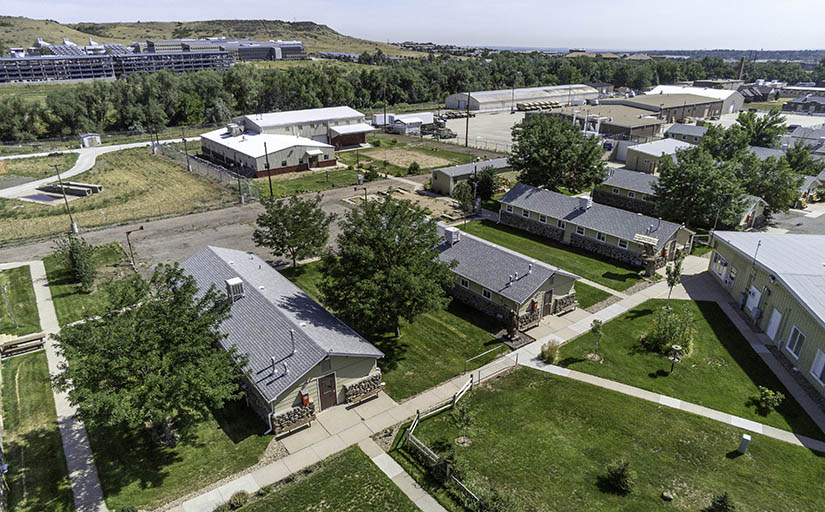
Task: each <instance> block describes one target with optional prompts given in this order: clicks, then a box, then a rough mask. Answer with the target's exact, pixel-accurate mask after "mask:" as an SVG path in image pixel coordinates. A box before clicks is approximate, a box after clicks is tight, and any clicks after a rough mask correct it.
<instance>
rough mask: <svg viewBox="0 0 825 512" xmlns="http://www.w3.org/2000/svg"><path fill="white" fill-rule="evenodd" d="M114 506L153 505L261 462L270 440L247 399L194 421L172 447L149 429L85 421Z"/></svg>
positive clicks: (115, 507) (148, 506)
mask: <svg viewBox="0 0 825 512" xmlns="http://www.w3.org/2000/svg"><path fill="white" fill-rule="evenodd" d="M86 430H87V431H88V432H89V441H90V442H91V446H92V451H93V452H94V458H95V464H97V472H98V474H99V475H100V484H101V486H102V487H103V494H104V496H105V497H106V504H107V505H108V506H109V509H110V510H115V509H117V508H118V507H125V506H128V505H133V506H136V507H138V508H141V509H146V508H154V507H157V506H160V505H162V504H163V503H166V502H169V501H171V500H174V499H176V498H179V497H181V496H183V495H185V494H187V493H189V492H192V491H194V490H197V489H200V488H202V487H204V486H206V485H209V484H211V483H213V482H216V481H218V480H220V479H221V478H224V477H226V476H229V475H232V474H234V473H237V472H238V471H241V470H243V469H244V468H247V467H249V466H251V465H253V464H255V463H257V462H258V460H259V458H260V456H261V454H263V452H264V451H265V450H266V447H267V445H268V444H269V442H270V441H271V440H272V437H271V436H264V435H263V433H264V431H265V430H266V424H265V423H264V422H263V421H262V420H261V419H260V418H258V416H256V415H255V413H254V412H252V410H250V409H249V408H247V407H246V405H245V404H244V402H243V400H241V401H239V402H236V403H233V404H230V405H228V406H227V407H225V408H224V409H222V410H221V411H216V412H215V413H214V415H213V416H212V417H209V418H208V419H206V420H203V421H201V422H199V423H198V424H196V425H194V426H193V427H192V428H191V430H190V431H189V433H188V434H187V435H186V436H184V437H183V439H182V440H181V441H180V442H179V443H178V444H177V446H175V447H174V448H169V447H161V446H159V445H158V444H157V442H156V441H155V439H154V437H153V436H152V435H151V434H150V433H149V432H148V431H132V432H129V431H125V430H124V429H122V428H102V427H97V426H91V425H87V426H86Z"/></svg>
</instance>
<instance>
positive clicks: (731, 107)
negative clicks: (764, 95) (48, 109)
mask: <svg viewBox="0 0 825 512" xmlns="http://www.w3.org/2000/svg"><path fill="white" fill-rule="evenodd" d="M645 94H693V95H695V96H703V97H705V98H713V99H715V100H722V113H723V114H733V113H734V112H738V111H740V110H742V105H743V104H744V103H745V97H744V96H743V95H742V93H741V92H739V91H737V90H730V89H714V88H711V87H689V86H681V85H657V86H656V87H654V88H653V89H651V90H650V91H648V92H647V93H645Z"/></svg>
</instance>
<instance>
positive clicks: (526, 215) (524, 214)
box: [521, 210, 530, 219]
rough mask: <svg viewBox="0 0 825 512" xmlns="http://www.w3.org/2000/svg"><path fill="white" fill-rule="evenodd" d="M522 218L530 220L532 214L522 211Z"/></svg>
mask: <svg viewBox="0 0 825 512" xmlns="http://www.w3.org/2000/svg"><path fill="white" fill-rule="evenodd" d="M521 216H522V217H525V218H528V219H529V218H530V212H529V211H528V210H522V211H521Z"/></svg>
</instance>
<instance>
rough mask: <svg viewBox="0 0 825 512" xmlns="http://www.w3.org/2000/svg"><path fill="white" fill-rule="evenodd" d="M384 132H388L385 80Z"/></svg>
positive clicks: (385, 83)
mask: <svg viewBox="0 0 825 512" xmlns="http://www.w3.org/2000/svg"><path fill="white" fill-rule="evenodd" d="M382 124H383V125H384V126H383V127H382V129H383V131H384V133H386V132H387V82H384V122H383V123H382Z"/></svg>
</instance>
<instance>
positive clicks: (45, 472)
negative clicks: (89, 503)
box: [5, 427, 74, 512]
mask: <svg viewBox="0 0 825 512" xmlns="http://www.w3.org/2000/svg"><path fill="white" fill-rule="evenodd" d="M60 447H61V440H60V432H59V431H58V430H57V428H54V427H52V428H38V429H34V430H30V431H28V432H26V433H25V434H22V435H19V436H16V437H15V439H14V440H13V441H12V442H6V443H5V456H6V463H7V464H8V465H9V472H8V473H7V474H6V477H5V478H6V483H7V484H8V487H9V489H8V501H9V506H10V508H9V510H32V511H34V510H50V511H58V512H61V511H66V512H69V511H71V510H74V501H73V498H72V490H71V485H70V483H69V475H68V471H67V469H66V461H65V459H64V457H63V451H62V450H61V449H60Z"/></svg>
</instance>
